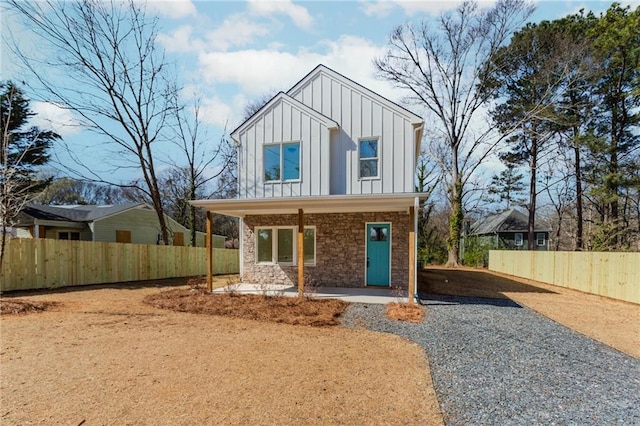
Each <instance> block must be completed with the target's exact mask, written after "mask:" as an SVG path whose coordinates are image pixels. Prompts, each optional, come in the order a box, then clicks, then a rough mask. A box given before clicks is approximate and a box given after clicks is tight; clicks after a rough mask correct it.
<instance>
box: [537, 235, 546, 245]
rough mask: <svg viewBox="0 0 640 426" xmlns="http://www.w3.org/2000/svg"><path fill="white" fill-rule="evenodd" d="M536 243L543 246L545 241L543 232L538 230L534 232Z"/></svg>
mask: <svg viewBox="0 0 640 426" xmlns="http://www.w3.org/2000/svg"><path fill="white" fill-rule="evenodd" d="M536 243H537V244H538V245H539V246H543V245H544V243H545V238H544V233H542V232H540V233H537V234H536Z"/></svg>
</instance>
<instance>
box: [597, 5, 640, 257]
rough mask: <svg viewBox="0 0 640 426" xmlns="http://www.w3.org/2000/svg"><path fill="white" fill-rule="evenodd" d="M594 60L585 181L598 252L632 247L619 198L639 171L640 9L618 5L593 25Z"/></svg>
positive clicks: (634, 180)
mask: <svg viewBox="0 0 640 426" xmlns="http://www.w3.org/2000/svg"><path fill="white" fill-rule="evenodd" d="M588 35H590V36H592V37H593V38H594V43H593V56H594V58H595V59H596V60H597V64H598V69H600V70H601V73H600V75H599V78H598V80H597V82H596V86H595V100H596V102H594V104H595V106H596V107H595V112H596V115H597V120H596V122H595V126H594V129H595V135H596V137H594V138H590V140H589V144H588V148H589V155H590V159H589V160H590V163H589V165H588V167H587V179H588V180H589V183H590V185H591V191H590V193H591V196H592V199H593V200H594V201H595V206H596V209H597V211H598V213H599V216H600V217H599V219H600V226H601V227H602V230H601V232H599V233H598V235H602V236H606V237H607V238H606V241H605V240H601V241H596V246H595V248H597V249H616V248H621V247H627V246H629V241H628V238H627V237H626V234H627V229H625V227H624V226H623V224H624V221H623V217H624V214H623V212H622V211H621V208H622V207H621V205H622V204H623V203H621V198H623V197H622V195H623V193H625V192H626V191H627V190H628V189H629V188H634V187H638V185H640V182H638V178H637V176H638V174H637V170H638V168H640V153H639V148H640V133H639V132H638V126H640V113H639V112H638V111H639V108H640V91H639V90H638V87H640V7H638V8H637V9H636V10H635V11H630V8H629V7H626V8H623V7H621V6H620V5H619V4H617V3H614V4H613V5H612V6H611V7H610V8H609V10H608V11H607V13H606V14H605V15H604V16H602V17H601V18H600V19H599V20H598V22H597V23H596V24H595V25H593V26H592V27H591V28H590V30H589V32H588Z"/></svg>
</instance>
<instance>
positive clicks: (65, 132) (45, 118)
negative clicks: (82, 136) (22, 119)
mask: <svg viewBox="0 0 640 426" xmlns="http://www.w3.org/2000/svg"><path fill="white" fill-rule="evenodd" d="M29 106H30V108H31V110H32V111H33V112H34V113H35V116H33V117H32V118H31V119H30V120H29V125H30V126H37V127H39V128H40V129H41V130H53V131H54V132H56V133H57V134H59V135H60V136H62V138H63V139H64V138H66V137H69V136H72V135H74V134H76V133H79V132H80V131H82V130H84V128H83V127H82V126H81V125H80V123H79V122H78V120H76V119H75V117H74V116H73V114H72V113H71V111H69V110H66V109H64V108H61V107H60V106H58V105H56V104H53V103H49V102H31V105H29Z"/></svg>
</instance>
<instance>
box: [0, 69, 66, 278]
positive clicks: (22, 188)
mask: <svg viewBox="0 0 640 426" xmlns="http://www.w3.org/2000/svg"><path fill="white" fill-rule="evenodd" d="M33 116H34V113H33V112H32V111H31V110H30V109H29V100H28V99H27V98H26V97H25V96H24V93H23V92H22V90H21V89H20V88H19V87H17V86H16V85H15V84H14V83H12V82H10V81H6V82H0V126H1V127H0V128H2V149H1V150H0V167H1V168H2V169H1V172H0V184H1V185H2V189H1V192H0V221H1V223H2V235H1V238H2V240H1V242H0V267H1V265H2V260H3V258H4V249H5V244H6V237H7V228H8V227H9V226H11V225H12V223H13V220H14V219H15V217H16V216H17V215H18V213H19V212H20V210H21V209H22V208H23V207H24V205H25V204H26V203H27V202H29V201H30V200H32V199H33V198H34V197H35V196H36V195H37V194H38V193H39V192H40V191H42V190H43V189H44V188H46V186H47V185H48V184H49V182H50V181H51V180H50V179H41V178H38V176H37V173H36V172H37V170H38V168H39V167H40V166H42V165H44V164H46V163H47V162H48V161H49V149H50V148H51V145H52V144H53V142H54V141H55V140H56V139H59V138H60V136H59V135H57V134H56V133H54V132H52V131H43V130H41V129H39V128H38V127H33V126H32V127H28V122H29V119H30V118H31V117H33Z"/></svg>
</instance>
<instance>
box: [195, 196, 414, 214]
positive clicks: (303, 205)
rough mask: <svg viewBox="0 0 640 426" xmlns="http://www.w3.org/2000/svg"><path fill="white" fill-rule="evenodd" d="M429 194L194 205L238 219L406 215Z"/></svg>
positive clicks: (275, 199)
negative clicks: (272, 216)
mask: <svg viewBox="0 0 640 426" xmlns="http://www.w3.org/2000/svg"><path fill="white" fill-rule="evenodd" d="M424 197H425V194H418V193H404V194H379V195H325V196H318V197H282V198H242V199H232V200H194V201H190V203H191V204H192V205H194V206H196V207H201V208H204V209H205V210H207V211H210V212H213V213H219V214H224V215H228V216H235V217H245V216H247V215H265V214H296V213H297V212H298V209H302V210H304V212H305V213H307V214H314V213H354V212H404V211H408V209H409V207H412V206H415V203H416V199H419V198H424Z"/></svg>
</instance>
